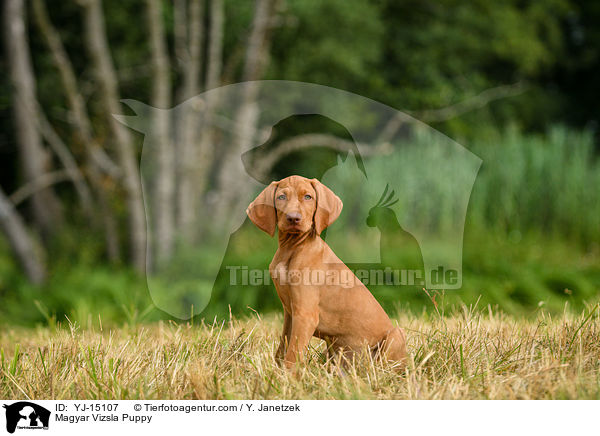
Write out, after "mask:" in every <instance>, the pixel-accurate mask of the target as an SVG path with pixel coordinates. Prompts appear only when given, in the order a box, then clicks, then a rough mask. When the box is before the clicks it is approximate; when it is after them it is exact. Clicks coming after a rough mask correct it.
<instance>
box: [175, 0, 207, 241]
mask: <svg viewBox="0 0 600 436" xmlns="http://www.w3.org/2000/svg"><path fill="white" fill-rule="evenodd" d="M175 7H176V10H177V12H176V13H175V16H176V17H179V21H178V22H176V28H177V27H179V28H180V29H183V32H182V33H183V34H184V35H177V36H176V47H177V49H176V55H177V56H178V57H179V59H180V61H181V63H182V70H183V83H182V85H181V88H180V90H179V92H178V101H179V102H181V101H183V100H185V99H188V98H192V97H194V96H196V95H197V94H198V92H199V91H200V86H199V83H200V62H201V54H202V45H203V35H204V25H203V21H204V13H203V11H204V1H203V0H191V2H190V5H189V8H187V11H188V14H187V15H189V18H187V17H186V14H185V12H184V11H185V1H182V0H178V1H177V2H176V5H175ZM180 32H181V30H180ZM177 42H178V43H177ZM201 110H203V111H204V112H205V113H204V114H206V108H205V107H195V106H194V107H192V106H191V105H186V106H185V109H184V113H183V114H182V115H181V118H180V119H178V120H177V121H178V123H179V124H178V128H177V135H178V138H177V159H178V163H177V169H178V174H177V179H178V183H177V187H178V190H177V227H178V228H179V229H180V230H181V231H182V232H183V233H184V235H186V236H191V233H192V224H193V221H194V218H195V213H196V210H197V207H198V193H199V192H201V190H202V186H198V183H199V182H200V180H202V179H203V177H201V178H200V179H199V178H198V177H197V176H198V174H197V173H198V172H197V168H198V165H199V163H198V154H199V153H198V150H197V149H198V145H197V144H196V142H197V134H196V133H197V131H198V125H197V123H198V116H197V112H199V111H201Z"/></svg>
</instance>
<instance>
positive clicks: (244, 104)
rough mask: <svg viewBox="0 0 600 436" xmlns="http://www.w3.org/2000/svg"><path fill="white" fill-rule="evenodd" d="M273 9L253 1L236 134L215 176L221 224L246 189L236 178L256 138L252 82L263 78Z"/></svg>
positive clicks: (266, 0)
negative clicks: (252, 15) (245, 155)
mask: <svg viewBox="0 0 600 436" xmlns="http://www.w3.org/2000/svg"><path fill="white" fill-rule="evenodd" d="M273 6H274V1H273V0H256V3H255V9H254V17H253V20H252V29H251V32H250V36H249V39H248V45H247V48H246V55H245V60H244V70H243V75H242V80H243V81H245V82H247V83H245V84H244V88H243V90H242V97H241V102H240V109H239V111H238V113H237V115H236V120H235V124H236V126H237V131H236V133H235V135H234V136H235V139H234V140H233V142H232V145H231V146H230V147H229V149H228V150H226V152H225V154H224V156H223V163H222V166H221V168H220V171H219V174H218V191H219V195H218V198H219V201H218V203H217V205H216V206H217V212H216V216H217V220H224V219H225V217H226V215H227V214H228V213H229V211H230V210H231V209H232V208H233V207H234V205H235V203H236V201H237V200H238V198H243V197H245V195H244V193H245V192H246V190H247V189H248V186H246V185H245V184H244V181H243V178H242V177H239V174H241V173H243V172H244V171H245V170H244V166H243V164H242V159H241V154H242V152H244V151H245V150H247V149H248V147H249V146H250V144H252V141H253V138H254V136H255V134H256V122H257V116H258V108H257V107H256V98H257V96H258V91H259V85H258V83H256V82H253V81H256V80H259V79H260V78H261V77H262V74H263V72H264V69H265V66H266V64H267V58H268V51H269V41H268V30H269V26H270V23H271V18H272V12H273ZM218 222H221V221H218Z"/></svg>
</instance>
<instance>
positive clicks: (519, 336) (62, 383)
mask: <svg viewBox="0 0 600 436" xmlns="http://www.w3.org/2000/svg"><path fill="white" fill-rule="evenodd" d="M599 312H600V311H599V310H598V305H596V306H590V307H588V309H587V310H586V311H584V312H583V313H581V314H579V315H575V314H572V313H569V312H568V311H567V310H565V313H564V314H563V315H562V316H558V317H553V316H550V315H549V314H547V313H545V312H542V311H540V312H537V313H535V314H534V315H532V316H531V317H530V318H528V319H523V318H521V319H516V318H512V317H508V316H506V315H503V314H502V313H494V312H492V311H491V310H487V311H475V310H473V309H472V308H471V309H469V308H467V307H462V308H459V309H457V310H454V311H453V313H452V314H450V315H446V314H442V313H439V314H436V315H435V316H428V315H426V314H423V315H421V316H414V315H402V314H401V315H400V316H399V318H398V323H399V324H400V325H401V326H403V327H404V328H405V329H406V330H407V333H408V341H409V342H408V347H409V353H410V358H409V362H408V365H407V369H406V372H405V373H402V374H398V373H397V372H396V371H394V370H393V368H390V367H389V366H387V365H383V364H380V363H377V362H373V361H372V360H370V359H369V358H368V357H365V356H362V357H359V358H358V359H357V360H356V361H355V362H354V364H352V365H351V366H349V367H347V368H346V369H345V370H344V371H343V373H341V371H340V370H339V369H338V367H336V366H335V365H332V364H330V363H327V362H325V358H324V356H323V354H322V352H323V347H322V345H321V344H319V342H318V341H317V340H314V342H313V343H311V349H310V356H309V361H308V362H307V364H306V365H305V368H304V369H303V370H302V371H301V375H300V377H298V378H296V377H294V376H292V375H291V374H289V373H288V372H286V371H285V370H283V369H281V368H280V367H279V366H278V365H277V364H275V362H274V360H273V357H272V356H273V354H274V351H275V348H276V346H277V341H278V335H279V329H280V326H281V319H280V318H279V317H276V316H267V317H264V318H261V317H258V316H257V317H255V318H253V319H246V320H237V319H232V320H230V321H229V322H223V323H221V324H218V323H215V324H212V325H209V324H206V323H203V324H200V325H191V324H170V323H162V322H161V323H157V324H152V325H143V326H134V327H131V326H129V327H128V326H125V327H123V328H119V329H101V328H98V327H96V328H86V329H81V328H79V327H78V326H76V325H72V324H71V325H65V326H64V327H62V328H61V327H58V328H37V329H9V330H5V331H2V332H1V333H0V398H30V399H142V398H144V399H562V398H564V399H566V398H572V399H575V398H580V399H582V398H596V399H597V398H600V372H599V369H600V313H599Z"/></svg>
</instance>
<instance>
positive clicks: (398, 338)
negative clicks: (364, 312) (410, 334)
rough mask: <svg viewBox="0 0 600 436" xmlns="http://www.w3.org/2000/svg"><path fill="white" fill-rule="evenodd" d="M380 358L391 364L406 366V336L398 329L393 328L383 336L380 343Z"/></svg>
mask: <svg viewBox="0 0 600 436" xmlns="http://www.w3.org/2000/svg"><path fill="white" fill-rule="evenodd" d="M381 351H382V357H384V358H385V359H387V360H389V361H392V362H399V363H401V364H402V367H400V369H401V368H403V367H404V365H405V364H406V334H405V333H404V330H403V329H401V328H400V327H395V328H393V329H392V330H390V331H389V332H388V334H387V335H385V338H384V339H383V341H382V342H381Z"/></svg>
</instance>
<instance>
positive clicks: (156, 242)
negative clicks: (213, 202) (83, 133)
mask: <svg viewBox="0 0 600 436" xmlns="http://www.w3.org/2000/svg"><path fill="white" fill-rule="evenodd" d="M146 3H147V13H148V30H149V32H150V49H151V56H152V70H153V74H152V97H151V105H152V106H154V107H155V108H157V109H158V110H153V111H152V129H153V132H151V137H152V138H153V139H152V140H153V141H155V142H154V144H153V145H152V147H153V149H154V153H153V154H154V155H155V156H156V159H157V162H156V163H157V171H156V177H155V178H154V187H153V189H154V191H153V193H152V196H153V199H152V204H151V207H152V208H153V213H152V218H153V220H154V222H153V231H152V239H153V240H152V241H151V243H152V246H153V253H154V255H155V259H156V261H157V262H158V263H160V262H161V261H163V260H165V259H169V258H170V257H171V254H172V251H173V233H174V227H173V226H174V217H175V198H174V196H175V150H174V148H173V143H172V141H171V136H170V118H169V112H168V110H167V109H168V108H169V106H170V104H171V75H170V73H169V56H168V52H167V47H166V40H165V31H164V27H163V20H162V10H161V2H160V0H147V2H146Z"/></svg>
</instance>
